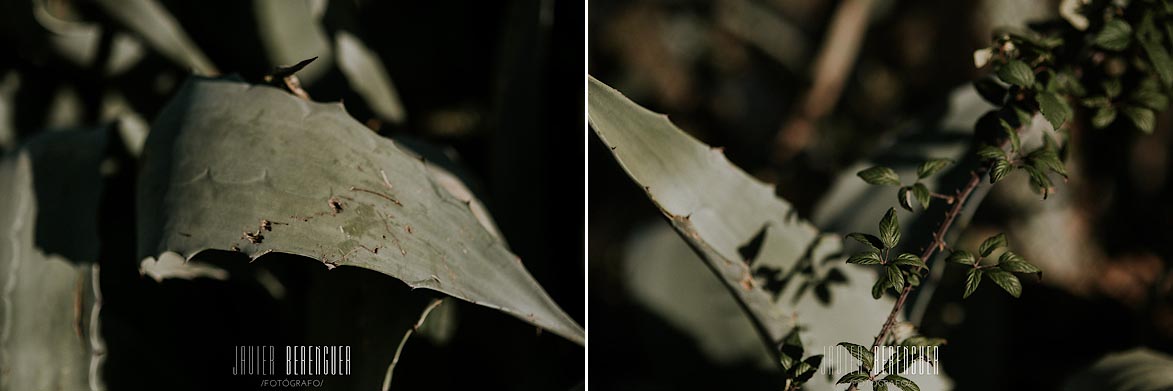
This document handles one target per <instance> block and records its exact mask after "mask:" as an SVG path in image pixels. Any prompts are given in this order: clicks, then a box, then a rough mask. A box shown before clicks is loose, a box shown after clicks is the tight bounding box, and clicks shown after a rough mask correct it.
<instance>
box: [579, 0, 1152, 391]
mask: <svg viewBox="0 0 1173 391" xmlns="http://www.w3.org/2000/svg"><path fill="white" fill-rule="evenodd" d="M1059 9H1060V2H1059V1H1041V2H1021V1H1011V0H967V1H947V2H941V1H928V0H903V1H901V0H874V1H873V0H841V1H796V0H717V1H711V2H710V1H688V0H680V1H676V0H644V1H603V0H597V1H591V2H590V4H589V13H590V19H589V21H588V26H589V30H588V31H589V44H588V45H589V49H588V52H589V56H588V58H589V60H588V62H589V63H588V70H589V73H590V74H591V75H592V76H594V77H596V78H598V79H599V80H601V81H603V82H604V83H607V84H608V85H611V86H613V87H615V88H617V89H618V90H620V91H621V92H623V93H624V94H625V95H627V96H628V97H630V98H631V99H632V100H634V101H635V102H637V103H639V104H641V105H643V106H645V107H648V108H650V109H652V110H654V111H657V112H662V113H666V114H668V116H669V117H670V119H671V120H672V122H673V123H675V124H676V125H677V126H679V127H680V128H682V129H684V130H685V131H687V132H689V133H691V134H692V135H694V136H695V137H697V138H699V139H700V140H701V141H703V142H705V143H707V144H709V145H712V146H715V147H723V148H724V151H725V154H726V156H728V157H729V159H730V160H731V161H732V162H733V163H735V164H737V165H738V166H739V167H741V168H742V169H744V170H745V171H747V172H749V173H751V174H753V175H754V176H756V177H758V178H759V179H762V180H764V181H766V182H770V183H775V184H777V192H778V195H779V196H780V197H782V198H784V199H786V200H787V201H789V202H790V203H792V204H794V206H795V207H796V209H797V211H798V214H799V215H800V217H802V218H805V219H810V220H812V221H813V222H814V223H815V224H816V225H817V226H819V228H821V229H823V230H826V231H838V232H841V233H846V232H851V231H852V230H857V231H864V232H870V230H872V229H874V228H873V227H874V226H873V224H874V222H875V220H876V219H877V218H878V216H879V215H880V214H882V213H883V210H884V209H886V208H887V207H889V206H892V205H894V204H895V197H894V195H895V194H894V191H893V192H885V193H883V200H881V201H882V202H871V203H868V202H861V201H860V200H861V199H860V198H855V197H852V196H843V195H842V194H841V193H840V194H836V191H838V190H842V189H844V185H843V183H847V182H849V181H856V182H859V180H858V178H855V172H856V171H858V170H859V169H860V168H862V167H860V166H859V164H861V163H863V162H866V161H868V160H873V161H905V160H912V159H914V158H920V157H921V156H919V154H921V153H923V152H921V150H920V148H922V147H923V142H926V140H928V141H927V142H930V143H935V145H953V146H961V147H962V148H964V147H965V146H968V145H969V143H970V142H971V138H970V135H971V134H972V129H973V119H976V118H977V116H978V115H980V114H981V113H982V112H984V111H986V110H989V109H990V108H991V106H989V105H988V104H985V103H984V102H982V101H981V99H980V98H977V96H976V94H975V93H974V92H973V87H972V85H971V84H970V82H971V81H973V80H975V79H977V78H978V77H979V76H982V75H983V74H984V72H986V70H984V69H977V68H975V66H974V56H973V53H974V51H975V50H977V49H981V48H985V47H987V46H988V45H990V42H991V41H990V40H991V38H992V36H993V34H994V32H995V31H997V29H998V28H1002V27H1011V28H1013V27H1018V28H1022V27H1024V26H1025V25H1026V23H1027V22H1034V21H1044V20H1057V19H1059V18H1060V15H1059V13H1058V10H1059ZM853 30H854V31H853ZM837 34H838V35H837ZM828 42H830V43H828ZM855 47H858V50H855V49H854V48H855ZM1089 119H1090V113H1087V112H1083V111H1079V110H1077V114H1076V117H1075V121H1074V122H1073V123H1071V124H1070V125H1068V126H1069V128H1070V132H1071V137H1072V143H1071V145H1070V146H1069V150H1068V152H1067V166H1068V169H1069V170H1070V171H1071V177H1072V179H1071V181H1069V182H1067V183H1061V184H1059V185H1058V186H1057V188H1058V194H1055V195H1052V196H1051V197H1050V198H1049V199H1048V200H1047V201H1045V202H1043V201H1040V198H1041V197H1039V196H1038V195H1036V194H1033V193H1031V192H1030V191H1029V190H1028V189H1027V186H1026V184H1025V183H1026V178H1024V177H1021V176H1020V177H1011V178H1010V179H1008V180H1009V181H1011V184H1010V185H1007V186H996V187H994V188H993V190H991V192H990V194H989V195H988V196H986V197H985V199H984V200H983V202H982V203H981V206H980V207H979V208H978V210H977V211H976V213H975V214H974V218H973V220H972V221H970V222H969V224H968V226H967V227H964V229H963V232H962V233H961V236H960V238H959V239H957V240H955V241H954V243H953V245H955V246H958V247H965V246H969V247H976V245H977V243H979V242H980V241H981V240H982V239H984V238H985V237H987V236H989V235H992V234H994V233H996V232H998V231H1005V232H1007V235H1008V236H1009V237H1010V241H1011V243H1016V244H1017V245H1016V246H1017V248H1018V249H1021V253H1022V254H1023V255H1024V256H1026V257H1027V259H1030V260H1031V261H1032V262H1034V263H1035V264H1037V265H1039V266H1040V267H1041V268H1042V269H1043V270H1044V271H1045V276H1044V279H1043V281H1042V282H1041V283H1034V282H1025V281H1024V283H1025V284H1026V285H1027V286H1026V288H1025V289H1024V294H1023V296H1022V299H1020V300H1012V298H1010V297H1009V296H1007V295H1005V294H1003V292H998V291H997V290H996V289H987V290H982V289H979V290H978V292H977V293H976V294H975V295H974V296H972V297H971V298H969V299H968V300H965V301H962V300H961V294H960V292H961V286H962V284H963V280H964V276H963V273H961V272H960V271H959V270H957V269H945V272H944V274H943V276H942V279H941V285H940V287H939V288H938V289H937V290H936V291H937V292H939V293H938V294H936V295H931V297H928V298H925V297H919V298H914V301H915V302H916V304H915V305H912V306H909V307H908V308H907V309H908V311H909V313H908V315H911V316H915V317H919V318H921V319H922V321H921V324H920V326H921V331H922V332H923V333H924V334H925V335H929V336H934V337H943V338H946V339H948V340H949V344H948V346H946V347H945V348H944V349H943V350H942V358H941V363H942V368H943V371H944V373H945V374H946V375H947V376H948V377H949V378H950V379H951V382H952V383H953V384H954V386H955V387H956V388H957V389H959V390H967V389H968V390H987V389H1059V388H1060V387H1062V386H1063V385H1064V384H1065V382H1067V381H1069V379H1071V376H1073V375H1074V374H1076V373H1078V372H1080V371H1082V370H1084V368H1086V367H1087V366H1088V365H1090V364H1091V363H1092V362H1094V361H1095V360H1096V359H1098V358H1100V357H1101V356H1103V355H1105V354H1107V353H1110V352H1116V351H1121V350H1124V349H1127V348H1132V347H1137V346H1147V347H1150V348H1152V349H1155V350H1158V351H1163V352H1165V353H1169V352H1173V273H1171V270H1173V268H1171V262H1173V245H1171V243H1173V202H1171V201H1173V194H1171V192H1173V186H1171V183H1170V181H1169V179H1170V176H1169V175H1170V172H1171V171H1170V168H1173V160H1171V159H1170V152H1171V149H1170V148H1171V146H1173V144H1171V142H1170V141H1171V140H1170V136H1171V134H1170V130H1171V129H1170V123H1171V121H1170V120H1171V118H1170V115H1169V112H1168V111H1166V112H1165V113H1163V114H1158V118H1157V126H1156V130H1155V132H1154V133H1153V134H1152V135H1144V134H1141V133H1139V132H1137V131H1136V130H1135V129H1133V128H1132V127H1130V125H1129V124H1127V123H1126V122H1125V121H1118V122H1117V123H1116V124H1114V125H1112V126H1110V127H1108V128H1107V129H1102V130H1096V129H1093V128H1092V127H1091V126H1090V125H1089ZM949 129H954V130H962V131H963V133H961V134H962V135H963V136H960V137H959V136H956V132H950V131H948V130H949ZM910 137H912V138H916V137H919V139H918V141H917V142H909V141H908V140H909V138H910ZM587 154H588V156H589V162H590V163H589V164H590V167H589V176H590V178H589V181H590V183H591V186H590V188H589V194H588V199H589V203H590V211H591V213H590V216H589V221H588V224H589V225H590V231H589V238H588V254H589V255H588V270H589V272H588V273H589V276H590V282H589V292H590V306H591V308H590V310H591V315H592V319H596V320H597V321H595V322H592V323H591V327H590V339H591V348H592V349H591V353H592V354H591V358H590V365H591V369H592V373H604V374H606V376H594V377H593V378H592V385H594V386H598V387H601V388H604V389H641V390H647V389H706V388H730V387H731V386H737V387H743V386H744V387H764V388H765V389H771V388H773V389H777V388H779V387H780V386H779V381H780V379H781V376H779V375H778V374H776V373H775V369H773V366H772V365H771V364H770V363H769V362H765V363H763V362H762V358H763V355H762V351H761V348H760V347H759V346H758V344H757V343H756V341H754V339H756V336H755V335H750V336H749V337H748V340H747V339H746V338H747V337H745V336H741V335H730V334H729V332H738V331H743V332H746V333H750V334H752V332H753V330H752V328H749V327H747V325H746V324H745V322H744V321H741V320H730V319H732V318H735V317H738V316H739V315H738V314H730V313H728V311H727V310H725V309H722V308H718V307H717V306H716V304H717V303H716V302H717V301H719V300H716V299H709V298H707V297H702V296H699V294H698V293H697V292H692V291H689V288H688V287H687V286H685V285H684V284H683V283H679V284H676V285H673V282H672V281H673V280H685V279H690V278H692V277H693V276H699V275H703V274H706V273H707V271H702V272H696V273H694V272H693V269H696V268H700V269H702V270H703V269H704V268H703V266H700V265H701V263H700V261H699V260H697V259H695V256H693V255H692V254H691V252H690V251H689V250H688V249H687V247H685V246H684V245H683V241H682V240H680V239H679V238H677V237H675V234H674V233H672V232H671V230H670V229H668V228H667V224H665V223H664V222H663V218H662V216H660V214H659V213H658V211H657V210H656V208H655V207H654V206H653V205H652V204H651V203H650V202H648V199H647V196H646V195H645V194H644V192H643V191H642V190H641V189H639V188H638V187H637V186H634V185H633V184H632V183H631V181H630V179H629V178H627V177H626V175H624V173H623V171H622V169H621V168H620V167H619V166H618V165H617V164H616V163H615V160H614V159H613V158H612V157H611V154H610V151H608V150H607V148H606V146H604V145H603V144H602V143H601V142H600V141H599V140H598V139H597V138H595V137H590V138H589V141H588V149H587ZM885 159H886V160H885ZM963 169H965V170H968V169H969V167H964V168H963ZM960 170H961V169H959V171H960ZM962 173H964V171H962ZM860 183H862V182H860ZM949 189H951V188H948V189H942V190H944V191H945V192H947V191H949ZM889 193H892V194H889ZM855 216H858V217H855ZM860 219H862V220H863V221H866V223H867V225H866V226H862V227H858V226H857V225H858V224H855V223H854V222H853V221H856V220H860ZM933 219H939V215H934V216H929V217H928V218H927V220H933ZM936 222H937V221H931V222H920V224H923V225H927V224H936ZM922 236H923V235H922ZM1016 251H1017V250H1016ZM653 258H655V259H660V258H664V259H666V260H664V261H662V262H659V261H657V262H653ZM673 262H675V263H673ZM685 262H691V263H692V264H686V263H685ZM652 264H655V265H661V266H648V265H652ZM942 266H943V264H942ZM651 270H654V271H656V272H657V273H661V274H663V275H648V274H646V273H647V272H648V271H651ZM698 273H699V274H698ZM708 274H711V273H708ZM710 277H711V276H710ZM697 278H701V277H697ZM690 281H691V280H690ZM987 288H989V287H987ZM717 291H720V290H717ZM717 291H713V292H717ZM722 293H724V292H722ZM849 300H851V299H849ZM858 300H869V301H870V300H871V299H870V298H866V297H860V298H858ZM720 304H724V305H728V304H730V302H729V301H728V300H725V301H722V302H721V303H720ZM599 319H604V320H606V321H598V320H599ZM714 319H716V320H714ZM835 321H841V322H850V321H851V320H850V319H841V320H835ZM879 326H880V325H878V324H877V325H876V328H877V330H878V328H879ZM721 332H724V333H725V334H721ZM747 341H748V342H747ZM808 349H810V347H808ZM816 350H817V348H816Z"/></svg>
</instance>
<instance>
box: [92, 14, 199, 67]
mask: <svg viewBox="0 0 1173 391" xmlns="http://www.w3.org/2000/svg"><path fill="white" fill-rule="evenodd" d="M97 3H98V5H99V6H101V7H102V9H104V10H105V11H106V13H107V14H109V15H110V17H111V18H114V20H117V21H118V23H121V24H122V25H123V26H126V28H127V29H130V31H133V32H134V33H135V34H137V35H138V36H139V38H142V40H143V41H146V42H147V44H149V45H151V47H153V48H154V49H155V50H157V51H159V53H161V54H163V56H164V57H167V58H169V59H171V61H175V62H176V63H179V64H183V65H184V66H187V67H189V68H191V69H192V70H194V71H195V72H196V73H198V74H201V75H216V74H219V73H220V72H219V71H217V70H216V66H215V65H213V64H212V62H211V61H210V60H208V56H206V55H204V52H203V51H201V50H200V48H199V47H197V46H196V45H195V43H194V42H193V41H192V40H191V38H190V37H188V36H187V33H186V32H185V31H183V27H182V26H180V25H179V21H177V20H175V17H173V16H171V13H170V12H167V8H165V7H163V5H162V4H159V3H158V2H156V1H155V0H98V1H97Z"/></svg>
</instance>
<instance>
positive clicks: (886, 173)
mask: <svg viewBox="0 0 1173 391" xmlns="http://www.w3.org/2000/svg"><path fill="white" fill-rule="evenodd" d="M856 175H858V176H859V177H860V178H863V180H864V182H867V183H870V184H873V185H887V186H900V176H898V175H896V171H894V170H892V169H891V168H888V167H883V166H876V167H872V168H868V169H866V170H863V171H860V172H858V173H856Z"/></svg>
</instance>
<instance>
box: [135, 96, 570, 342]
mask: <svg viewBox="0 0 1173 391" xmlns="http://www.w3.org/2000/svg"><path fill="white" fill-rule="evenodd" d="M143 159H144V162H143V169H142V171H141V172H140V177H139V184H138V186H139V188H138V201H139V202H138V210H139V214H138V216H139V224H138V238H139V255H140V258H145V257H159V256H160V255H161V254H163V253H165V252H168V251H172V252H176V253H179V254H181V255H183V256H184V257H185V258H187V259H189V260H190V259H191V257H192V256H194V255H195V254H197V253H200V252H201V251H204V250H208V249H220V250H231V249H237V250H238V251H240V252H242V253H244V254H245V255H248V256H249V257H250V258H253V259H255V258H256V257H260V256H262V255H264V254H267V253H270V252H280V253H289V254H295V255H301V256H306V257H311V258H315V259H317V260H319V261H321V262H323V263H325V264H326V265H327V267H329V268H333V267H336V266H356V267H361V268H366V269H370V270H375V271H378V272H381V273H384V274H387V275H390V276H392V277H395V278H397V279H399V280H402V281H403V282H405V283H407V284H408V285H409V286H411V287H412V288H427V289H432V290H436V291H439V292H442V293H445V294H448V295H451V296H453V297H457V298H460V299H464V300H467V301H470V302H472V303H474V304H479V305H483V306H486V307H490V308H494V309H497V310H500V311H503V312H505V313H508V314H510V315H513V316H516V317H518V318H520V319H522V320H524V321H526V322H529V323H532V324H534V325H537V326H539V327H542V328H544V329H547V330H549V331H551V332H553V333H555V334H558V335H561V336H563V337H565V338H567V339H569V340H571V341H574V342H576V343H579V344H581V343H582V342H583V330H582V328H581V327H580V326H578V324H576V323H575V322H574V320H573V319H571V318H570V317H569V316H568V315H567V314H566V313H564V312H563V311H562V310H561V309H560V308H558V306H557V305H556V304H555V303H554V302H553V300H551V299H550V297H549V296H548V295H547V294H546V293H545V291H543V290H542V289H541V287H540V286H539V285H538V284H537V282H536V281H534V279H533V277H531V276H530V275H529V273H528V272H526V270H525V267H524V266H523V265H522V264H521V262H520V260H519V259H518V258H517V256H515V255H513V254H512V253H510V252H509V250H508V249H507V248H506V247H505V245H504V243H503V242H502V241H501V240H500V239H499V238H498V237H496V236H494V235H493V234H492V233H490V232H489V231H487V230H486V229H485V228H484V227H483V226H482V225H481V223H479V222H478V220H477V218H476V217H475V216H474V214H473V212H472V211H471V210H470V206H469V203H467V202H464V201H462V200H460V199H458V198H456V197H454V196H453V195H452V194H450V193H449V191H448V190H445V189H444V188H443V187H441V185H440V184H438V183H437V182H436V180H435V178H434V177H433V176H432V175H430V174H429V172H428V168H427V167H425V165H424V163H423V162H422V161H421V160H420V159H417V158H415V157H413V156H412V155H409V154H407V153H405V152H403V151H402V150H400V149H399V147H398V146H396V144H395V143H394V142H392V141H391V140H389V139H385V138H381V137H379V136H378V135H376V134H374V133H373V132H371V131H370V130H369V129H367V128H366V127H364V126H363V125H361V124H359V123H358V122H356V121H355V120H354V119H352V118H350V117H349V116H348V115H347V114H346V112H345V110H344V109H343V108H342V107H341V105H336V104H321V103H313V102H308V101H305V100H303V99H298V98H295V97H293V96H292V95H289V94H287V93H285V92H282V91H280V90H278V89H275V88H269V87H265V86H251V85H248V84H245V83H241V82H238V81H233V80H226V79H207V78H199V77H196V78H192V79H190V80H189V81H188V82H186V83H185V85H184V86H183V88H182V89H181V90H180V92H179V93H178V94H177V95H176V97H175V98H173V99H172V101H171V102H170V103H168V105H167V106H166V108H165V109H164V110H163V111H162V113H161V114H160V115H159V117H158V119H157V120H156V122H155V124H154V126H153V127H152V130H151V133H150V136H149V137H148V139H147V144H146V147H145V150H144V154H143Z"/></svg>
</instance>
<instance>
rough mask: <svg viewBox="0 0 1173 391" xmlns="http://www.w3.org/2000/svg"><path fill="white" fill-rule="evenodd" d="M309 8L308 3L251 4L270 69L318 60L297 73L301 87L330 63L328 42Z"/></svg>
mask: <svg viewBox="0 0 1173 391" xmlns="http://www.w3.org/2000/svg"><path fill="white" fill-rule="evenodd" d="M310 8H311V5H310V4H309V1H282V0H255V1H253V11H254V12H255V13H256V16H257V31H258V32H259V33H260V34H259V35H260V38H261V42H262V43H263V44H264V48H265V54H266V55H267V57H268V58H269V61H270V62H271V64H270V65H272V66H287V65H290V64H296V63H298V62H299V61H302V60H305V59H307V58H310V57H318V60H317V61H316V62H314V63H311V64H309V65H308V66H306V67H305V69H302V70H299V71H298V72H297V77H298V79H300V80H301V82H302V83H303V84H310V83H312V82H313V81H314V80H317V79H318V78H319V77H321V76H322V75H323V74H325V73H326V71H327V70H329V69H330V67H329V64H331V63H332V62H334V59H333V58H332V57H331V56H332V55H333V53H332V52H331V48H330V38H329V36H328V35H327V34H326V30H325V29H324V28H322V24H321V23H319V21H318V18H317V17H315V16H314V15H313V10H311V9H310Z"/></svg>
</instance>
